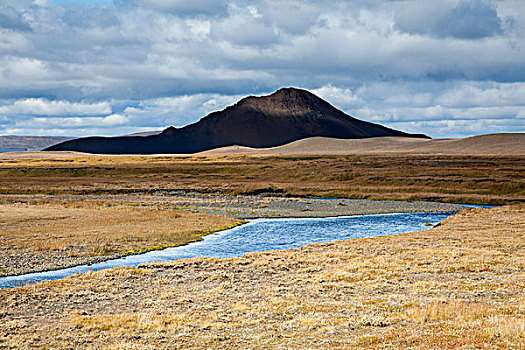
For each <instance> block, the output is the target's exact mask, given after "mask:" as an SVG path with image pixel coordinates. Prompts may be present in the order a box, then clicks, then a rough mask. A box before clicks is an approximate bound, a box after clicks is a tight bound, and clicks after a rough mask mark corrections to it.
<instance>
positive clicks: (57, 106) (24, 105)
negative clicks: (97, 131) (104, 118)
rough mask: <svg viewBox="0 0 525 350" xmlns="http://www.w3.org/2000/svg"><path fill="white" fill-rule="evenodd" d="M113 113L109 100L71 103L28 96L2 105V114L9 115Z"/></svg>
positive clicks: (0, 107)
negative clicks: (91, 102)
mask: <svg viewBox="0 0 525 350" xmlns="http://www.w3.org/2000/svg"><path fill="white" fill-rule="evenodd" d="M108 113H111V105H110V104H109V103H108V102H97V103H93V104H89V103H76V102H75V103H71V102H68V101H49V100H46V99H43V98H28V99H21V100H17V101H15V102H13V103H12V104H10V105H5V106H0V114H9V115H40V116H64V115H76V116H88V115H104V114H108Z"/></svg>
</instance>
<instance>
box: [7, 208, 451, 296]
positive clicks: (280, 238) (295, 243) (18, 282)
mask: <svg viewBox="0 0 525 350" xmlns="http://www.w3.org/2000/svg"><path fill="white" fill-rule="evenodd" d="M450 215H452V213H399V214H381V215H360V216H346V217H335V218H311V219H257V220H252V221H250V222H248V223H247V224H245V225H242V226H238V227H236V228H233V229H229V230H225V231H221V232H218V233H215V234H212V235H209V236H206V237H205V238H204V240H202V241H200V242H195V243H190V244H188V245H186V246H181V247H175V248H168V249H164V250H157V251H151V252H148V253H145V254H140V255H131V256H127V257H124V258H120V259H114V260H108V261H104V262H101V263H97V264H93V265H81V266H75V267H72V268H66V269H61V270H56V271H46V272H38V273H31V274H26V275H20V276H8V277H3V278H0V289H3V288H12V287H18V286H23V285H26V284H32V283H36V282H39V281H43V280H56V279H60V278H64V277H67V276H71V275H73V274H75V273H85V272H88V271H91V270H93V271H96V270H101V269H107V268H112V267H118V266H132V267H136V266H138V265H139V264H144V263H150V262H154V261H171V260H176V259H184V258H194V257H218V258H226V257H236V256H242V255H244V254H246V253H249V252H258V251H265V250H276V249H290V248H298V247H301V246H304V245H306V244H309V243H314V242H323V243H327V242H333V241H336V240H344V239H351V238H364V237H377V236H386V235H394V234H400V233H405V232H414V231H419V230H423V229H426V228H429V227H430V225H434V224H436V223H438V222H439V221H441V220H443V219H445V218H446V217H448V216H450Z"/></svg>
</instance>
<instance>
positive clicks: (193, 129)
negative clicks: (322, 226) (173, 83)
mask: <svg viewBox="0 0 525 350" xmlns="http://www.w3.org/2000/svg"><path fill="white" fill-rule="evenodd" d="M312 136H325V137H333V138H341V139H358V138H367V137H378V136H405V137H427V136H425V135H415V134H407V133H404V132H402V131H397V130H393V129H389V128H386V127H384V126H381V125H378V124H373V123H369V122H365V121H361V120H358V119H355V118H353V117H351V116H349V115H347V114H345V113H343V112H342V111H340V110H338V109H337V108H335V107H333V106H332V105H330V104H329V103H328V102H326V101H324V100H322V99H321V98H319V97H317V96H315V95H314V94H312V93H310V92H308V91H306V90H300V89H294V88H287V89H281V90H278V91H277V92H275V93H273V94H271V95H269V96H263V97H253V96H250V97H246V98H243V99H242V100H240V101H239V102H237V103H236V104H235V105H233V106H230V107H227V108H226V109H224V110H223V111H220V112H214V113H211V114H209V115H208V116H206V117H204V118H202V119H201V120H199V121H198V122H197V123H195V124H191V125H187V126H185V127H183V128H179V129H177V128H174V127H169V128H167V129H165V130H164V131H163V132H162V133H160V134H158V135H152V136H147V137H133V136H122V137H87V138H81V139H75V140H70V141H66V142H63V143H60V144H58V145H54V146H52V147H49V148H47V149H46V150H49V151H80V152H89V153H107V154H126V153H127V154H151V153H195V152H200V151H204V150H209V149H213V148H217V147H223V146H231V145H240V146H248V147H256V148H261V147H272V146H280V145H283V144H286V143H289V142H291V141H295V140H299V139H303V138H307V137H312Z"/></svg>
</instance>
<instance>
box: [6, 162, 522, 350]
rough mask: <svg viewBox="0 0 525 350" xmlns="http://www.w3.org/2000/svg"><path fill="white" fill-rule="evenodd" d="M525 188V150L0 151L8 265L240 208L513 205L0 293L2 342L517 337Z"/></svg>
mask: <svg viewBox="0 0 525 350" xmlns="http://www.w3.org/2000/svg"><path fill="white" fill-rule="evenodd" d="M333 197H335V198H338V199H337V200H332V201H326V200H322V199H320V198H333ZM365 199H366V200H365ZM369 199H372V200H373V201H367V200H369ZM378 200H388V201H385V202H382V201H378ZM420 201H427V202H420ZM428 201H432V202H434V203H429V202H428ZM524 201H525V157H523V156H521V155H519V154H510V155H502V154H499V155H486V154H485V155H480V154H476V155H468V154H461V155H450V154H448V155H445V154H443V155H433V154H432V155H431V154H408V155H405V154H335V155H316V154H306V155H299V154H291V155H281V154H266V155H259V154H214V155H211V154H210V155H193V156H188V155H166V156H159V155H151V156H104V155H86V154H80V153H71V152H57V153H51V152H49V153H46V152H22V153H7V154H0V202H1V203H0V214H1V216H0V235H1V242H0V243H1V244H0V249H1V252H2V259H1V261H0V263H1V264H2V268H3V274H4V275H5V274H13V273H14V274H17V273H24V272H28V271H37V270H47V269H54V268H59V267H64V266H71V265H75V264H77V263H85V262H89V261H100V260H104V259H107V258H108V257H114V256H122V255H126V254H132V253H137V252H141V251H147V250H150V249H162V248H163V247H166V246H173V245H180V244H185V243H188V242H191V241H193V240H196V239H200V237H201V236H202V235H204V234H207V233H209V232H212V231H214V230H217V229H220V228H224V227H229V226H231V225H236V224H238V223H239V219H240V218H247V217H274V216H276V217H277V216H305V217H307V216H333V215H350V214H367V213H380V212H385V213H386V212H395V211H418V210H421V211H432V210H437V211H446V210H450V211H456V210H457V208H458V207H455V206H454V204H452V203H478V204H504V206H502V207H497V208H492V209H487V210H482V209H475V210H474V209H468V210H465V211H462V212H460V213H459V214H457V215H455V216H453V217H451V218H449V219H447V220H445V221H444V222H443V223H441V224H440V225H438V227H435V228H433V229H431V230H426V231H421V232H417V233H411V234H403V235H399V236H389V237H380V238H373V239H358V240H350V241H343V242H334V243H331V244H313V245H308V246H306V247H303V248H301V249H294V250H287V251H276V252H264V253H252V254H248V255H247V256H245V257H242V258H234V259H191V260H181V261H178V262H174V263H169V264H150V265H144V266H141V267H139V268H117V269H111V270H104V271H99V272H95V273H88V274H84V275H77V276H72V277H69V278H66V279H63V280H59V281H53V282H44V283H39V284H36V285H32V286H25V287H20V288H14V289H6V290H1V291H0V349H24V348H27V349H29V348H40V349H67V348H79V349H98V348H107V349H148V348H152V349H158V348H161V349H162V348H224V349H235V348H239V349H241V348H242V349H245V348H258V349H263V348H264V349H267V348H275V349H280V348H304V349H307V348H327V349H328V348H396V349H400V348H404V349H409V348H413V349H421V348H423V349H425V348H426V349H435V348H450V349H455V348H464V349H477V348H501V349H507V348H516V349H519V348H523V344H524V342H525V311H524V307H525V306H524V304H523V300H525V294H524V292H523V290H525V288H524V287H525V265H524V263H523V262H524V261H525V255H524V254H525V253H524V247H525V241H524V239H525V222H524V218H525V215H524V214H525V207H524V205H523V202H524ZM437 202H449V203H450V204H446V205H445V204H440V203H437ZM447 205H448V207H447Z"/></svg>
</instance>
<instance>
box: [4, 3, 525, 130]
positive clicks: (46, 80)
mask: <svg viewBox="0 0 525 350" xmlns="http://www.w3.org/2000/svg"><path fill="white" fill-rule="evenodd" d="M9 6H10V7H9V9H8V10H6V9H7V6H0V19H2V18H3V17H1V16H2V15H5V14H6V13H9V17H8V18H10V20H9V21H10V22H8V21H4V22H5V23H10V24H0V133H18V134H21V133H25V134H28V133H38V134H49V133H56V134H64V132H66V133H70V134H71V135H86V134H91V133H95V134H116V133H119V132H123V133H127V132H134V131H142V130H143V129H147V128H151V129H159V128H162V127H165V126H167V125H177V126H182V125H184V124H187V123H190V122H193V121H196V120H197V119H199V118H200V117H202V116H204V115H205V114H206V113H208V112H209V111H211V110H214V109H220V108H222V107H223V106H225V105H227V104H228V103H231V102H234V101H235V100H236V99H237V98H239V97H241V96H243V95H247V94H263V93H267V92H272V91H273V90H275V89H277V88H279V87H282V86H299V87H303V88H307V89H311V90H313V91H315V92H316V93H318V94H319V95H321V96H323V97H325V98H327V99H328V100H330V101H332V102H333V103H334V104H335V105H336V106H337V107H339V108H341V109H343V110H345V111H347V112H349V113H352V114H355V116H357V117H360V118H363V119H369V120H375V121H378V122H382V123H385V124H387V125H389V126H391V127H396V126H401V127H403V128H404V129H405V130H406V131H409V132H425V133H428V134H431V135H433V136H453V135H454V136H459V135H462V133H463V134H468V133H482V132H488V131H491V129H490V128H491V125H493V129H494V130H503V129H504V125H508V126H509V128H508V130H512V131H516V130H522V131H525V130H524V129H525V127H524V126H521V128H520V127H518V129H516V124H518V125H519V123H516V120H518V119H519V120H523V115H524V114H525V111H524V108H525V107H524V106H525V101H524V100H523V98H522V96H524V92H525V91H524V87H523V83H524V77H525V59H524V55H523V51H524V50H525V39H524V38H525V4H523V2H521V1H518V0H502V1H497V2H489V1H470V0H454V1H452V0H450V1H443V2H441V1H440V2H435V1H430V0H406V1H387V0H384V1H381V0H375V1H352V2H348V1H323V0H318V1H315V0H309V1H298V0H277V1H269V0H254V1H250V2H241V1H239V0H228V1H227V0H224V1H216V2H215V1H214V2H209V1H200V0H199V1H183V0H181V1H165V0H134V1H123V0H118V1H113V2H112V3H92V2H89V1H87V0H86V1H85V2H84V3H82V2H79V1H77V2H76V3H75V4H72V3H67V4H63V5H55V4H54V3H53V2H51V1H45V0H41V1H37V2H35V1H29V0H20V1H13V2H12V3H10V5H9ZM6 16H7V15H6ZM6 18H7V17H6ZM2 23H3V22H2ZM24 26H25V27H24ZM28 29H31V30H28ZM27 101H33V103H34V104H35V106H36V105H38V104H40V108H41V110H42V108H43V107H42V106H43V105H46V104H47V105H46V106H47V107H46V108H47V110H46V112H45V113H41V112H38V109H34V110H30V109H26V110H23V109H20V108H19V109H17V110H15V106H18V107H20V106H22V105H25V106H27ZM213 101H215V102H213ZM36 102H38V103H36ZM50 106H53V108H51V107H50ZM57 106H59V107H60V108H58V107H57ZM72 106H76V107H72ZM93 106H99V107H101V106H104V108H106V107H107V109H103V108H101V110H100V111H99V112H97V113H99V114H96V113H95V114H93V113H91V114H90V113H87V112H84V111H83V110H82V108H85V110H86V111H89V110H90V108H94V107H93ZM77 107H78V108H77ZM498 113H499V116H498ZM110 116H111V118H109V119H105V118H108V117H110ZM67 118H70V119H67ZM71 118H72V119H71ZM75 118H80V119H75ZM475 118H479V119H480V120H483V122H475V123H474V122H472V121H473V120H475ZM61 119H62V120H63V123H62V127H61V123H60V122H59V121H60V120H61ZM460 120H470V121H471V125H472V126H471V127H469V128H456V126H457V125H459V124H458V123H460ZM111 121H113V122H112V123H113V124H111ZM445 121H447V122H445ZM451 121H454V123H455V124H454V123H451ZM503 121H506V123H507V124H505V123H504V122H503ZM117 122H118V123H117ZM108 123H109V124H108ZM447 123H448V124H447ZM502 123H503V124H502ZM110 124H111V125H110ZM453 124H454V125H455V126H454V125H453ZM447 125H448V126H447ZM110 126H111V127H110ZM424 127H429V128H430V129H431V130H423V131H422V130H420V128H424ZM406 128H409V129H406ZM410 128H414V129H413V130H412V129H410ZM447 128H448V129H447ZM473 128H478V129H476V130H477V131H476V132H474V131H472V130H474V129H473ZM482 128H487V131H485V130H484V129H482ZM46 130H47V131H46ZM64 130H66V131H64Z"/></svg>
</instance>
